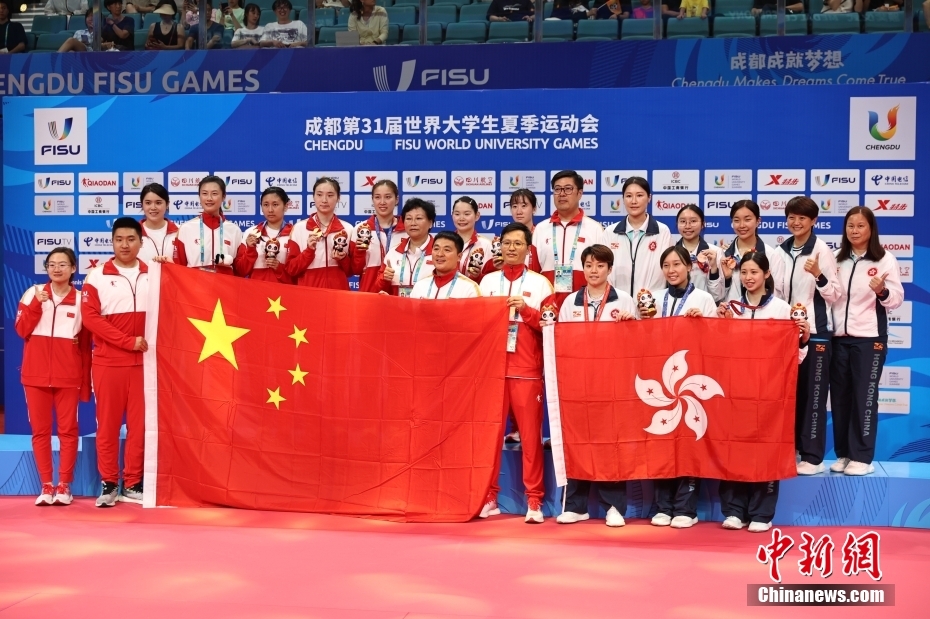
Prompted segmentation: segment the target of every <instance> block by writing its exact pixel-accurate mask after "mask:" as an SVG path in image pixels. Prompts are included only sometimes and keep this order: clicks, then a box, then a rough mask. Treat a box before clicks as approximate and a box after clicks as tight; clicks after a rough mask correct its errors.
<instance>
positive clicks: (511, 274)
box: [501, 264, 526, 282]
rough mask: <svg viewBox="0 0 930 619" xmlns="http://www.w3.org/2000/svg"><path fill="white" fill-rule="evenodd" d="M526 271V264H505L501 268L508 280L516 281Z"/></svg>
mask: <svg viewBox="0 0 930 619" xmlns="http://www.w3.org/2000/svg"><path fill="white" fill-rule="evenodd" d="M525 272H526V265H525V264H516V265H513V264H505V265H504V268H502V269H501V273H502V274H503V276H504V277H505V278H507V281H511V282H515V281H517V280H518V279H520V277H521V276H522V275H523V274H524V273H525Z"/></svg>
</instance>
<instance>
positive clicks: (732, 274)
mask: <svg viewBox="0 0 930 619" xmlns="http://www.w3.org/2000/svg"><path fill="white" fill-rule="evenodd" d="M761 221H762V217H761V215H760V211H759V205H758V204H756V203H755V202H753V201H752V200H738V201H736V202H735V203H734V204H733V206H732V207H731V208H730V225H731V226H733V232H735V233H736V238H735V239H733V242H732V243H730V245H729V247H727V248H726V250H724V252H723V256H721V258H720V270H721V271H722V272H723V279H724V282H723V286H724V297H725V298H726V299H727V300H736V301H738V300H739V298H740V296H741V295H742V294H743V290H742V288H743V287H742V285H741V284H740V278H739V263H740V260H741V259H742V257H743V256H744V255H745V254H747V253H748V252H751V251H756V252H762V253H763V254H765V256H766V258H768V259H769V266H770V267H771V269H772V279H773V280H774V282H775V292H774V294H775V296H776V297H778V298H779V299H781V300H783V301H785V300H787V299H785V293H784V291H783V290H782V288H781V287H782V281H783V280H784V272H785V264H784V260H782V259H781V257H780V256H779V254H778V253H777V251H778V250H777V249H776V248H774V247H772V246H770V245H766V244H765V243H763V242H762V239H760V238H759V235H758V233H757V231H758V229H759V223H760V222H761ZM775 256H779V258H778V259H777V260H775V259H774V258H775Z"/></svg>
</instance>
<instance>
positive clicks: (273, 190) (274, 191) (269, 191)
mask: <svg viewBox="0 0 930 619" xmlns="http://www.w3.org/2000/svg"><path fill="white" fill-rule="evenodd" d="M267 195H275V196H278V197H279V198H281V202H284V208H285V210H286V209H287V203H288V202H290V201H291V199H290V198H288V197H287V192H286V191H284V190H283V189H281V188H280V187H274V186H272V187H268V188H266V189H265V191H263V192H262V197H261V198H259V199H258V204H259V208H261V203H262V200H264V199H265V196H267Z"/></svg>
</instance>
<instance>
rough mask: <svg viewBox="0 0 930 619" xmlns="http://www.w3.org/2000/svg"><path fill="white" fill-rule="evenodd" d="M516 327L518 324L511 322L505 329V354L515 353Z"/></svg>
mask: <svg viewBox="0 0 930 619" xmlns="http://www.w3.org/2000/svg"><path fill="white" fill-rule="evenodd" d="M517 325H519V323H516V322H512V323H510V325H509V326H508V327H507V352H517Z"/></svg>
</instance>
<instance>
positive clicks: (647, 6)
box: [631, 0, 664, 19]
mask: <svg viewBox="0 0 930 619" xmlns="http://www.w3.org/2000/svg"><path fill="white" fill-rule="evenodd" d="M663 6H664V5H663ZM652 16H653V14H652V0H640V3H639V6H638V7H636V8H635V9H633V13H632V15H631V17H632V18H633V19H652Z"/></svg>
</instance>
